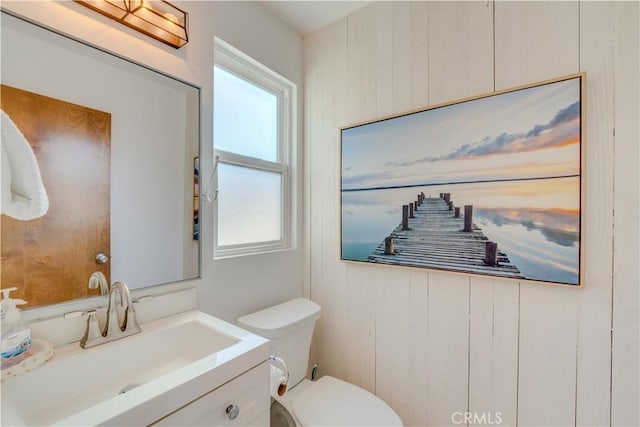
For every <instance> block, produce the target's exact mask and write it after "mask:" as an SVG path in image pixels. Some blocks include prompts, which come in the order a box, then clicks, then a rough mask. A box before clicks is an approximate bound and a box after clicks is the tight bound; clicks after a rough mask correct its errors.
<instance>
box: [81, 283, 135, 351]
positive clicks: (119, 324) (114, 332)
mask: <svg viewBox="0 0 640 427" xmlns="http://www.w3.org/2000/svg"><path fill="white" fill-rule="evenodd" d="M118 293H119V294H120V307H121V309H122V313H123V314H122V320H120V316H119V312H118V308H117V306H116V294H118ZM138 332H140V326H139V325H138V321H137V320H136V312H135V309H134V307H133V302H132V301H131V295H130V294H129V288H128V287H127V285H126V284H125V283H124V282H115V283H114V284H113V285H111V289H110V290H109V306H108V307H107V319H106V321H105V324H104V328H102V331H100V322H99V321H98V317H97V315H96V312H95V310H94V311H91V312H89V313H88V317H87V328H86V330H85V332H84V336H83V337H82V339H81V340H80V347H82V348H90V347H95V346H97V345H100V344H104V343H107V342H110V341H115V340H117V339H120V338H124V337H128V336H129V335H133V334H137V333H138Z"/></svg>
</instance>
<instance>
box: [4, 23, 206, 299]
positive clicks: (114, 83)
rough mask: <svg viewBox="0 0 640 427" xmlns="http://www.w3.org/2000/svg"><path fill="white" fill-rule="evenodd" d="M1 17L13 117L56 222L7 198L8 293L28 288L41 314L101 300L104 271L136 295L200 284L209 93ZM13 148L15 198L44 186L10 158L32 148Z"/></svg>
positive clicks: (7, 102)
mask: <svg viewBox="0 0 640 427" xmlns="http://www.w3.org/2000/svg"><path fill="white" fill-rule="evenodd" d="M1 19H2V22H1V24H2V25H1V26H0V27H1V43H2V45H1V55H2V58H1V59H2V61H1V78H2V79H1V80H2V81H1V83H2V91H1V94H2V103H1V106H2V110H3V111H4V112H5V113H6V114H7V116H8V117H9V118H10V119H11V121H12V122H13V123H14V124H15V126H16V127H17V129H18V130H19V131H20V133H22V134H23V135H24V139H25V140H26V141H27V143H28V145H27V146H29V147H30V148H31V150H32V152H33V154H34V156H35V164H36V165H37V167H36V170H39V172H40V177H41V181H42V184H43V187H44V190H45V191H46V197H47V198H48V209H47V210H46V213H44V215H41V216H38V217H35V218H30V219H24V218H22V219H20V218H16V217H15V216H16V215H13V216H11V215H9V214H8V212H10V210H7V208H8V207H9V202H11V200H9V202H7V203H5V196H6V195H7V194H13V193H8V192H6V191H5V192H4V193H3V206H2V212H3V214H2V215H1V216H0V221H1V222H0V226H1V227H2V235H1V240H2V241H1V247H0V250H1V256H2V266H1V267H2V272H1V274H2V288H8V287H13V286H15V287H18V288H19V290H18V291H16V292H14V294H15V295H14V294H12V296H13V297H14V298H22V299H24V300H26V301H28V305H25V306H23V308H24V307H27V308H31V307H38V306H43V305H48V304H54V303H59V302H64V301H69V300H73V299H78V298H86V297H91V296H99V295H101V289H100V286H99V281H96V280H90V279H91V277H92V275H93V278H94V279H96V278H99V276H100V275H99V274H97V273H98V272H99V273H102V274H104V276H105V277H106V279H107V281H108V282H109V283H111V282H114V281H124V282H126V283H127V284H128V286H129V288H131V289H136V288H142V287H148V286H154V285H159V284H166V283H172V282H176V281H182V280H186V279H192V278H196V277H198V275H199V259H200V245H199V240H198V238H199V229H198V198H197V195H198V185H197V184H198V183H197V168H198V159H199V143H200V109H199V107H200V90H199V88H197V87H194V86H192V85H190V84H188V83H184V82H182V81H178V80H176V79H173V78H171V77H169V76H167V75H164V74H162V73H159V72H157V71H154V70H151V69H148V68H145V67H143V66H140V65H137V64H134V63H132V62H130V61H127V60H124V59H122V58H119V57H116V56H114V55H112V54H109V53H107V52H104V51H102V50H99V49H96V48H94V47H91V46H88V45H86V44H84V43H82V42H79V41H76V40H73V39H70V38H68V37H66V36H62V35H60V34H57V33H55V32H52V31H50V30H48V29H44V28H41V27H39V26H37V25H35V24H33V23H30V22H27V21H25V20H23V19H22V18H18V17H15V16H13V15H11V14H9V13H7V12H5V11H3V12H2V14H1ZM3 120H4V114H3ZM3 124H4V121H3ZM3 129H4V127H3ZM3 132H4V131H3ZM7 140H8V137H7V138H5V134H4V133H3V148H2V154H3V168H2V180H3V189H5V184H7V183H8V182H9V180H11V179H13V180H12V181H11V182H13V183H14V184H16V183H17V182H18V180H19V179H20V176H22V178H24V175H25V174H27V180H29V179H32V178H34V177H37V173H32V172H28V171H29V167H28V166H27V165H26V164H25V163H24V162H23V161H22V163H21V161H20V160H16V159H15V158H13V159H12V157H11V155H7V153H11V150H12V149H24V147H25V145H24V144H23V145H20V143H19V142H13V143H11V142H7ZM5 143H6V144H7V146H8V147H9V148H8V150H9V151H7V147H6V146H5ZM12 144H13V145H12ZM12 146H13V148H11V147H12ZM6 160H12V161H14V162H15V163H11V164H10V166H11V167H5V165H6V163H5V161H6ZM9 171H11V172H10V173H11V174H12V175H7V174H8V173H9ZM12 177H13V178H12ZM16 185H17V184H16ZM18 193H19V191H18ZM16 194H17V193H16ZM13 195H14V196H15V197H14V199H13V201H16V200H18V199H19V198H20V197H19V196H16V195H15V194H13ZM17 216H19V215H17ZM34 216H35V215H34ZM93 273H96V274H93ZM90 281H91V282H92V287H94V289H91V288H90V287H89V284H90Z"/></svg>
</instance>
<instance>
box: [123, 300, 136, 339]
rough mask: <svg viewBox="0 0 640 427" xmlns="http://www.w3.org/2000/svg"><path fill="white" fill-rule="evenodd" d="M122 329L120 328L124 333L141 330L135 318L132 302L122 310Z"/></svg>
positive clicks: (133, 332)
mask: <svg viewBox="0 0 640 427" xmlns="http://www.w3.org/2000/svg"><path fill="white" fill-rule="evenodd" d="M122 324H123V325H124V329H123V330H122V331H123V332H125V333H126V334H135V333H138V332H140V331H141V329H140V325H138V320H137V319H136V311H135V309H134V308H133V303H131V304H129V305H128V306H127V308H126V309H125V311H124V322H123V323H122Z"/></svg>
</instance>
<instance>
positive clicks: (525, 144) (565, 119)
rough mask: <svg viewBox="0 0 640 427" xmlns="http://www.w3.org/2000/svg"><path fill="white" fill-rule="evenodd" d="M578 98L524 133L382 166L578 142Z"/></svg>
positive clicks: (536, 149) (475, 156)
mask: <svg viewBox="0 0 640 427" xmlns="http://www.w3.org/2000/svg"><path fill="white" fill-rule="evenodd" d="M579 119H580V101H576V102H574V103H573V104H571V105H569V106H567V107H565V108H563V109H561V110H559V111H558V112H557V113H556V114H555V116H554V117H553V118H552V119H551V120H550V121H549V122H548V123H546V124H539V125H535V126H534V127H533V128H532V129H530V130H529V131H528V132H526V133H518V134H510V133H506V132H504V133H502V134H500V135H498V136H496V137H489V136H487V137H485V138H483V139H482V141H480V142H476V143H466V144H463V145H461V146H459V147H457V148H456V149H454V150H453V151H451V152H449V153H447V154H445V155H441V156H437V157H432V156H427V157H422V158H419V159H415V160H406V161H402V160H401V161H391V162H387V163H386V166H391V167H404V166H411V165H414V164H418V163H425V162H436V161H443V160H458V159H475V158H479V157H484V156H491V155H498V154H512V153H523V152H531V151H538V150H543V149H549V148H556V147H562V146H565V145H570V144H577V143H578V142H580V121H579Z"/></svg>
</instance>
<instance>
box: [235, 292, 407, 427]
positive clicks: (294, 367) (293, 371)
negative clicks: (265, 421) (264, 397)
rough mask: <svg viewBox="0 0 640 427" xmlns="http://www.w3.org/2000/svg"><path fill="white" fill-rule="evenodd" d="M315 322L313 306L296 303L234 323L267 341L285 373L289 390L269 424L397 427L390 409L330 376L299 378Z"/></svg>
mask: <svg viewBox="0 0 640 427" xmlns="http://www.w3.org/2000/svg"><path fill="white" fill-rule="evenodd" d="M319 317H320V306H319V305H318V304H316V303H315V302H313V301H310V300H308V299H305V298H298V299H295V300H291V301H288V302H285V303H283V304H279V305H276V306H273V307H269V308H266V309H264V310H261V311H258V312H255V313H252V314H248V315H246V316H243V317H241V318H240V319H238V325H239V326H240V327H242V328H244V329H247V330H249V331H251V332H253V333H255V334H258V335H261V336H263V337H265V338H268V339H269V340H270V341H271V346H272V347H271V349H272V354H273V355H275V356H278V357H280V358H282V359H284V361H285V362H286V363H287V367H288V369H289V391H288V393H287V394H285V395H284V396H283V397H281V398H277V402H276V403H274V407H272V412H271V416H272V417H271V418H272V427H274V422H273V421H274V419H275V420H277V422H276V423H277V424H280V425H289V426H306V427H308V426H402V421H401V420H400V417H398V415H397V414H396V413H395V412H394V411H393V409H391V408H390V407H389V406H388V405H387V404H386V403H384V402H383V401H382V400H381V399H380V398H378V397H376V396H375V395H373V394H371V393H369V392H368V391H366V390H364V389H362V388H360V387H357V386H355V385H353V384H349V383H347V382H344V381H341V380H339V379H336V378H333V377H330V376H324V377H322V378H320V379H319V380H318V381H314V382H312V381H310V380H307V379H305V375H306V372H307V364H308V363H309V349H310V347H311V337H312V335H313V328H314V326H315V323H316V320H317V319H318V318H319ZM278 402H279V404H278ZM274 417H275V418H274Z"/></svg>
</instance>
